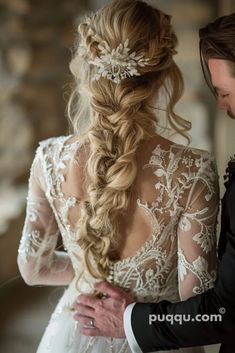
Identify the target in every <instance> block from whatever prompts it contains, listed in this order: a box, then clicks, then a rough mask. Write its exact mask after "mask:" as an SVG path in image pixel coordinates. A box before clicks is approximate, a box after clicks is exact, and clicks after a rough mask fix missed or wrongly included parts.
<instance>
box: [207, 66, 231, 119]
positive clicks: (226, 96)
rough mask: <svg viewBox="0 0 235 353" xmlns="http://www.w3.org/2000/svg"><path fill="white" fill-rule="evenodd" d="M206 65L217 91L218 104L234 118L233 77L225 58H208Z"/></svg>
mask: <svg viewBox="0 0 235 353" xmlns="http://www.w3.org/2000/svg"><path fill="white" fill-rule="evenodd" d="M208 67H209V70H210V74H211V81H212V84H213V86H214V88H215V90H216V92H217V101H218V106H219V107H220V108H221V109H224V110H226V112H227V114H228V115H229V116H230V118H233V119H235V77H233V76H232V75H231V73H230V71H229V63H228V62H227V61H226V60H221V59H209V60H208Z"/></svg>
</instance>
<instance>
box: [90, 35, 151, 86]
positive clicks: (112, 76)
mask: <svg viewBox="0 0 235 353" xmlns="http://www.w3.org/2000/svg"><path fill="white" fill-rule="evenodd" d="M102 43H103V45H102V44H99V45H98V48H99V49H100V55H99V56H97V57H96V58H95V59H94V60H89V61H88V63H89V64H92V65H94V66H97V67H98V72H97V73H96V74H95V76H94V77H93V80H99V79H100V78H101V77H105V78H107V79H108V80H111V81H113V82H115V83H120V82H121V80H123V79H125V78H127V77H131V76H140V73H139V72H138V70H137V66H141V67H143V66H146V65H148V61H149V59H145V58H144V55H143V54H139V55H137V54H136V52H135V51H134V52H132V53H130V48H128V44H129V41H128V39H127V40H126V41H125V43H124V44H122V43H121V44H119V46H118V47H117V48H116V49H111V48H110V46H109V45H108V43H107V42H106V41H103V42H102Z"/></svg>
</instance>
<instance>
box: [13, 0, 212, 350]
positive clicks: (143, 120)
mask: <svg viewBox="0 0 235 353" xmlns="http://www.w3.org/2000/svg"><path fill="white" fill-rule="evenodd" d="M78 33H79V40H78V47H77V50H76V53H75V56H74V58H73V60H72V62H71V71H72V73H73V75H74V78H75V90H74V92H73V94H72V96H71V99H70V102H69V116H70V123H71V127H72V133H71V135H69V136H59V137H52V138H50V139H47V140H44V141H41V142H40V143H39V147H38V148H37V150H36V154H35V158H34V161H33V163H32V167H31V173H30V178H29V191H28V198H27V213H26V219H25V224H24V229H23V234H22V239H21V243H20V247H19V256H18V264H19V268H20V271H21V274H22V276H23V278H24V279H25V281H26V283H28V284H30V285H38V284H40V285H66V286H68V288H66V290H65V292H64V294H63V296H62V298H61V299H60V301H59V303H58V305H57V307H56V309H55V311H54V313H53V314H52V317H51V319H50V321H49V324H48V326H47V328H46V330H45V333H44V335H43V337H42V340H41V342H40V345H39V348H38V350H37V353H45V352H50V353H55V352H56V353H68V352H70V353H75V352H76V353H88V352H89V353H95V352H96V353H99V352H100V353H106V352H107V353H109V352H110V353H111V352H112V353H114V352H119V353H124V352H126V353H127V352H131V350H130V348H129V347H128V343H127V341H126V340H125V339H118V338H113V339H110V338H105V337H95V336H94V337H89V336H87V334H86V332H87V331H86V330H88V329H91V328H92V329H94V330H95V324H96V322H95V318H94V315H93V316H92V313H91V315H90V316H82V315H80V316H79V318H78V320H74V303H75V301H76V299H77V297H78V295H79V294H80V293H91V294H94V295H96V294H97V293H96V292H95V290H94V284H95V283H96V282H100V281H101V280H108V281H110V282H112V283H114V284H115V285H117V286H120V287H122V288H124V289H125V290H127V291H128V292H129V293H130V295H131V296H130V298H132V297H133V298H135V300H136V301H143V302H144V301H154V302H157V301H160V300H163V299H166V300H170V301H172V302H174V301H178V300H180V299H181V300H184V299H186V298H188V297H190V296H192V295H195V294H197V293H201V292H202V291H204V290H206V289H208V288H210V287H211V286H213V283H214V280H215V277H216V252H215V248H216V238H215V227H216V220H217V211H218V178H217V172H216V166H215V162H214V159H213V157H212V156H211V155H210V154H209V153H208V152H205V151H202V150H199V149H194V148H190V147H188V146H183V145H178V144H175V143H173V142H171V141H169V140H167V139H165V138H163V137H161V136H160V134H159V132H158V130H159V125H158V109H156V107H159V96H160V94H161V93H162V92H163V91H164V94H165V95H166V98H167V99H166V100H167V103H166V107H164V109H165V111H166V116H167V121H168V125H169V126H170V127H171V128H172V129H173V130H174V131H176V132H177V133H179V134H181V135H183V136H185V137H186V139H187V138H188V131H189V129H190V123H189V122H187V121H186V120H184V119H183V118H181V117H180V116H178V115H177V114H175V112H174V106H175V104H176V103H177V101H178V100H179V99H180V98H181V96H182V92H183V79H182V75H181V72H180V70H179V68H178V66H177V65H176V63H175V62H174V59H173V56H174V55H175V54H176V50H175V47H176V45H177V38H176V35H175V33H174V30H173V29H172V26H171V23H170V16H168V15H166V14H165V13H163V12H162V11H160V10H159V9H155V8H153V7H151V6H149V5H147V4H146V3H144V2H142V1H132V0H122V1H121V0H116V1H113V2H111V3H110V4H108V5H107V6H105V7H104V8H102V9H100V10H99V11H97V12H96V13H94V14H90V15H88V16H86V17H85V18H84V20H83V22H82V23H81V24H80V25H79V29H78ZM161 109H162V107H161ZM60 235H61V236H62V240H63V245H64V247H65V251H61V250H60V251H58V250H57V249H56V247H57V241H58V237H59V236H60ZM100 300H103V299H100ZM111 324H112V323H110V325H111ZM94 332H95V331H94ZM171 352H173V351H171ZM177 352H187V353H192V352H194V353H198V352H203V349H202V348H200V347H197V348H188V349H181V350H178V351H177Z"/></svg>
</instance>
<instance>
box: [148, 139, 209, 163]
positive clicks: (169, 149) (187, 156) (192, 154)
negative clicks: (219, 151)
mask: <svg viewBox="0 0 235 353" xmlns="http://www.w3.org/2000/svg"><path fill="white" fill-rule="evenodd" d="M152 150H153V153H155V154H159V153H160V154H163V155H164V156H165V158H166V157H167V156H168V159H169V161H170V160H171V161H172V160H174V161H176V162H177V163H180V162H182V164H184V165H185V166H186V167H187V166H192V165H194V166H195V167H199V168H200V167H201V166H203V165H206V164H211V165H214V166H215V165H216V162H215V157H214V156H213V154H211V153H210V152H209V151H206V150H203V149H200V148H195V147H192V146H189V145H183V144H180V143H175V142H173V141H171V140H168V139H166V138H164V137H161V136H156V137H155V138H154V139H153V144H152Z"/></svg>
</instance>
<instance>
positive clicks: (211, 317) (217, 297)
mask: <svg viewBox="0 0 235 353" xmlns="http://www.w3.org/2000/svg"><path fill="white" fill-rule="evenodd" d="M223 205H224V207H225V210H223V211H225V213H227V215H228V218H229V222H228V223H226V224H227V225H226V228H224V227H223V228H221V234H220V238H226V239H227V245H226V249H225V253H224V254H223V256H222V258H221V262H220V264H219V268H218V277H217V280H216V283H215V287H214V288H211V289H209V290H208V291H206V292H204V293H201V294H198V295H196V296H194V297H191V298H189V299H187V300H185V301H183V302H178V303H174V304H172V303H170V302H168V301H162V302H160V303H158V304H154V303H152V304H136V305H135V306H134V307H133V309H132V312H131V324H132V329H133V333H134V336H135V338H136V340H137V342H138V344H139V346H140V347H141V349H142V351H143V352H150V351H156V350H166V349H173V348H179V347H189V346H197V345H207V344H215V343H225V344H232V343H233V341H234V332H235V276H234V273H235V222H234V216H233V212H234V209H235V180H233V183H232V184H231V186H230V188H229V190H228V191H227V192H226V195H225V197H224V202H223ZM178 314H180V315H181V317H188V316H190V317H191V318H193V320H190V321H186V320H182V321H181V322H180V321H177V320H175V321H174V322H173V324H172V323H170V322H169V321H167V320H164V321H155V322H153V324H152V325H149V315H155V316H156V317H158V315H160V317H166V315H170V317H175V315H178ZM198 315H199V318H201V319H200V320H196V318H197V317H198ZM202 315H206V320H203V319H202ZM139 320H141V323H142V325H141V328H142V329H140V327H138V325H137V323H138V321H139ZM143 328H144V332H143ZM228 351H229V350H228ZM230 351H231V350H230Z"/></svg>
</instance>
